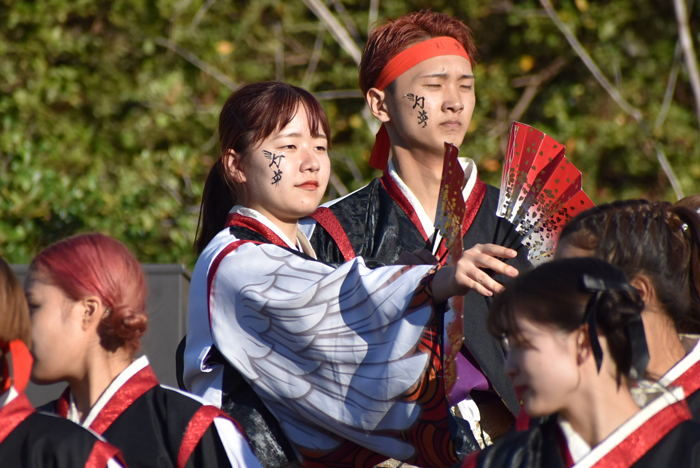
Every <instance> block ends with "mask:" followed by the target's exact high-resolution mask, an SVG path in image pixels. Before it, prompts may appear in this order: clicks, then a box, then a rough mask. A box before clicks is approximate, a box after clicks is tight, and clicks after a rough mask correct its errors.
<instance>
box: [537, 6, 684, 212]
mask: <svg viewBox="0 0 700 468" xmlns="http://www.w3.org/2000/svg"><path fill="white" fill-rule="evenodd" d="M674 1H676V0H674ZM540 3H541V4H542V6H543V7H544V9H545V11H546V12H547V14H548V15H549V17H550V18H551V19H552V21H553V22H554V24H555V25H556V26H557V28H558V29H559V31H561V33H562V34H563V35H564V37H565V38H566V40H567V41H568V42H569V44H570V45H571V47H573V49H574V51H575V52H576V54H577V55H578V56H579V58H580V59H581V60H582V61H583V63H584V64H585V65H586V67H587V68H588V70H589V71H590V72H591V74H593V76H594V77H595V79H596V80H598V83H600V85H601V86H602V87H603V88H604V89H605V91H607V92H608V94H609V95H610V97H611V98H613V100H614V101H615V102H616V103H617V104H618V105H619V106H620V107H622V109H623V110H624V111H625V112H627V113H628V114H629V115H631V116H632V117H633V118H634V119H635V120H636V121H637V122H638V123H639V125H640V128H641V129H642V131H643V132H644V133H645V134H646V135H647V138H649V139H650V142H651V144H652V146H653V147H654V151H655V152H656V157H657V159H658V161H659V164H660V165H661V169H663V171H664V172H665V173H666V177H667V178H668V180H669V182H670V183H671V186H672V187H673V191H674V192H675V193H676V197H678V199H679V200H680V199H681V198H683V189H682V188H681V184H680V182H679V181H678V177H677V176H676V174H675V172H674V171H673V168H672V167H671V165H670V164H669V162H668V159H667V158H666V155H665V154H664V152H663V151H662V150H661V148H660V147H659V144H658V142H657V141H656V140H655V139H654V137H653V134H652V132H651V129H650V128H649V126H648V125H647V124H646V122H645V121H644V119H643V118H642V113H641V112H640V111H639V109H637V108H636V107H634V106H632V105H631V104H629V103H628V102H627V101H626V100H625V99H624V98H623V97H622V95H621V94H620V92H619V91H618V90H617V88H615V87H614V86H613V85H612V83H610V81H609V80H608V79H607V78H606V77H605V75H603V72H601V71H600V68H598V65H596V63H595V62H594V61H593V59H592V58H591V56H590V55H588V52H586V49H584V48H583V46H582V45H581V43H580V42H579V41H578V39H576V36H574V35H573V33H572V32H571V31H569V29H568V28H567V27H566V25H565V24H564V22H563V21H562V20H561V18H559V15H557V12H556V11H554V7H552V4H551V2H550V1H549V0H540Z"/></svg>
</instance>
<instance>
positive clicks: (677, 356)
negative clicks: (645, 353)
mask: <svg viewBox="0 0 700 468" xmlns="http://www.w3.org/2000/svg"><path fill="white" fill-rule="evenodd" d="M642 321H643V322H644V331H645V334H646V339H647V346H648V347H649V356H650V359H649V364H648V365H647V373H648V374H649V377H651V378H652V379H654V380H658V379H659V378H661V377H662V376H663V375H664V374H666V372H668V371H669V370H670V369H671V368H672V367H673V366H674V365H676V363H677V362H678V361H680V360H681V359H683V357H684V356H685V349H684V348H683V343H681V340H680V338H679V337H678V332H677V331H676V327H675V326H674V324H673V321H672V320H671V318H670V317H669V316H668V315H667V314H666V313H665V312H663V311H662V310H661V308H660V307H658V306H657V305H656V304H654V303H651V304H649V305H648V306H647V307H645V308H644V311H643V312H642Z"/></svg>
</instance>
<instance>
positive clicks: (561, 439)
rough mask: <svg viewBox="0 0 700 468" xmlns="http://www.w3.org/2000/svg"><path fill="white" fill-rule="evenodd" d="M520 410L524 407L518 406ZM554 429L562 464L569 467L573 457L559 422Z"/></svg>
mask: <svg viewBox="0 0 700 468" xmlns="http://www.w3.org/2000/svg"><path fill="white" fill-rule="evenodd" d="M520 411H524V409H523V408H520ZM529 420H530V417H529V416H528V422H529ZM556 431H557V432H556V438H557V447H558V448H559V454H560V455H561V461H562V462H563V463H564V466H565V467H566V468H571V467H572V466H574V457H572V456H571V452H570V451H569V444H567V443H566V436H565V435H564V433H563V432H562V430H561V427H559V424H557V427H556Z"/></svg>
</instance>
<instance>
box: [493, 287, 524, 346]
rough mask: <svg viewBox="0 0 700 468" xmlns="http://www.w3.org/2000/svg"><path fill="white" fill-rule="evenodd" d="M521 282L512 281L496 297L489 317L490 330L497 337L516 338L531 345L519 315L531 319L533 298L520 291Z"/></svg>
mask: <svg viewBox="0 0 700 468" xmlns="http://www.w3.org/2000/svg"><path fill="white" fill-rule="evenodd" d="M519 283H520V282H518V281H512V282H511V284H509V285H506V290H505V291H504V292H503V293H502V294H501V295H500V296H498V297H497V298H496V300H495V301H494V302H493V305H492V306H491V310H490V311H489V315H488V319H487V327H488V330H489V332H490V333H491V334H492V335H493V336H495V337H496V338H508V337H511V338H514V339H515V340H516V341H517V342H519V343H522V344H525V345H529V342H528V341H527V340H526V339H525V337H524V336H523V334H522V331H521V330H520V326H519V325H518V320H517V319H518V317H522V318H527V319H531V320H532V318H533V317H531V315H532V314H530V313H529V312H528V311H530V310H532V308H533V306H535V305H536V304H533V303H532V302H533V301H532V300H531V299H530V298H529V297H528V295H527V293H525V294H523V292H522V291H520V289H522V288H520V287H519V286H520V284H519Z"/></svg>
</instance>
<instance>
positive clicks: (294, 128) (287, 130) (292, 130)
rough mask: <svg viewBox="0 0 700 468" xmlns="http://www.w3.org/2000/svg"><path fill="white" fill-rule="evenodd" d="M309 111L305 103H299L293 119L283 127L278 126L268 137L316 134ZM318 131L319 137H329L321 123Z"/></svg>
mask: <svg viewBox="0 0 700 468" xmlns="http://www.w3.org/2000/svg"><path fill="white" fill-rule="evenodd" d="M307 112H309V111H308V110H307V109H306V107H304V106H303V105H299V106H298V107H297V109H296V111H295V113H294V117H292V120H290V121H289V123H288V124H287V125H285V126H284V127H283V128H278V129H277V130H276V131H275V132H274V133H273V134H272V135H270V136H269V137H268V138H272V139H275V138H283V137H285V136H289V135H293V136H306V135H312V134H314V133H315V132H314V129H313V128H312V123H313V121H312V120H311V119H309V116H308V115H307ZM317 131H318V133H319V138H327V136H326V135H324V130H323V128H322V126H321V125H320V123H319V128H318V129H317Z"/></svg>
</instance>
